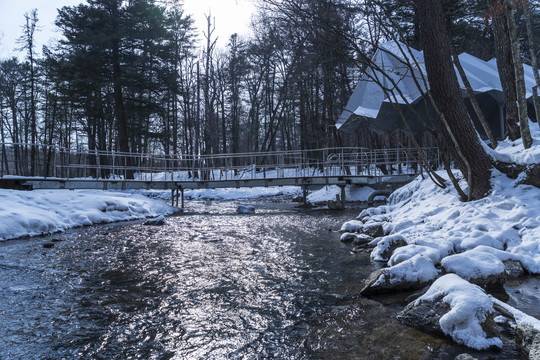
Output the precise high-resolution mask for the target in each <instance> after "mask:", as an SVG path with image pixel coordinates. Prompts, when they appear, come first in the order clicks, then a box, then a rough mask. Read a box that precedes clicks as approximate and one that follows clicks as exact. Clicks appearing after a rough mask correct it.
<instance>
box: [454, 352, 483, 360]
mask: <svg viewBox="0 0 540 360" xmlns="http://www.w3.org/2000/svg"><path fill="white" fill-rule="evenodd" d="M454 360H478V359H477V358H475V357H474V356H472V355H471V354H466V353H465V354H459V355H458V356H456V357H455V358H454Z"/></svg>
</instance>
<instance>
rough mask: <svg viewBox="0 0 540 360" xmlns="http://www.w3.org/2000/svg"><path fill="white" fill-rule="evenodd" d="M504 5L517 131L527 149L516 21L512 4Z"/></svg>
mask: <svg viewBox="0 0 540 360" xmlns="http://www.w3.org/2000/svg"><path fill="white" fill-rule="evenodd" d="M505 4H506V21H507V23H508V31H509V36H510V45H511V49H512V58H513V60H514V73H515V80H516V95H517V104H518V115H519V129H520V132H521V139H522V141H523V147H524V148H525V149H528V148H530V147H531V145H532V137H531V130H530V129H529V116H528V114H527V99H526V98H525V92H526V91H525V76H524V73H523V63H522V62H521V57H520V50H519V38H518V31H517V27H516V21H515V19H514V2H513V1H512V0H505Z"/></svg>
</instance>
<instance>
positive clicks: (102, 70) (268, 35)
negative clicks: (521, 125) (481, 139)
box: [0, 0, 540, 155]
mask: <svg viewBox="0 0 540 360" xmlns="http://www.w3.org/2000/svg"><path fill="white" fill-rule="evenodd" d="M421 2H422V1H418V0H417V1H412V0H383V1H373V0H364V1H360V0H262V1H260V2H259V3H258V10H257V13H256V14H255V15H254V17H253V20H252V28H253V29H252V31H253V32H252V33H253V35H252V36H250V37H249V38H242V37H240V36H238V35H236V34H235V35H232V36H231V37H230V39H229V40H228V43H227V46H226V48H224V49H221V48H217V47H216V37H217V36H216V29H215V25H214V21H213V19H212V17H211V16H207V27H206V28H204V29H196V28H195V27H194V22H193V20H192V19H191V18H190V16H189V14H186V13H185V12H184V10H183V8H182V1H174V0H167V1H156V0H129V1H126V0H88V1H87V3H85V4H81V5H79V6H74V7H64V8H62V9H59V10H58V16H57V19H56V26H57V27H58V29H59V30H60V33H61V34H62V35H63V38H62V40H60V41H59V43H58V44H56V45H55V46H53V47H43V49H36V46H35V44H34V37H35V34H36V31H38V27H39V20H38V19H39V14H38V13H37V11H36V10H32V9H29V11H28V12H27V13H26V16H25V22H24V24H22V25H23V27H22V29H23V31H22V33H21V36H20V39H19V44H20V47H21V54H24V60H19V58H17V57H13V58H9V59H2V60H1V61H0V121H1V123H0V142H2V143H9V142H12V143H39V144H46V145H55V146H58V147H63V148H74V149H87V150H108V151H121V152H159V153H162V154H166V155H176V154H190V155H194V154H216V153H238V152H257V151H272V150H292V149H316V148H325V147H334V146H342V145H347V141H346V139H344V138H343V136H342V135H341V134H339V133H338V131H337V130H336V128H335V126H334V124H335V122H336V119H337V117H338V116H339V114H340V113H341V111H342V110H343V108H344V106H345V104H346V102H347V100H348V98H349V96H350V94H351V93H352V90H353V89H354V86H355V84H356V81H357V79H358V77H359V74H361V73H362V71H363V70H365V69H366V67H367V66H369V59H370V57H371V56H372V55H373V53H374V51H375V50H376V48H377V45H378V44H380V43H381V42H384V41H387V40H392V39H393V38H394V39H395V38H396V37H397V38H398V39H399V40H400V41H403V42H405V43H407V44H408V45H410V46H411V47H414V48H416V49H422V41H420V35H419V28H420V24H419V22H420V20H421V18H420V17H419V11H418V6H419V5H418V3H421ZM423 2H429V1H423ZM504 2H505V1H502V2H499V1H498V0H488V1H487V2H486V1H478V0H474V1H471V0H443V1H442V9H443V16H444V21H445V26H446V31H447V32H448V33H449V35H450V42H451V47H453V51H456V52H457V53H460V52H463V51H466V52H469V53H471V54H472V55H475V56H477V57H479V58H481V59H484V60H489V59H491V58H493V57H495V56H496V36H497V34H496V27H495V26H494V24H493V23H494V21H495V18H496V17H497V16H496V11H495V10H496V9H497V5H501V4H502V3H504ZM513 6H514V8H515V9H514V11H515V19H516V29H517V31H518V36H519V40H520V43H521V53H520V55H521V58H522V60H523V62H524V63H527V64H531V61H532V60H533V59H532V58H531V54H532V53H531V52H530V51H529V50H528V49H529V37H528V36H527V30H526V26H525V24H526V21H525V18H526V16H525V15H526V14H530V17H529V18H530V19H532V24H533V32H536V33H539V31H538V30H539V28H540V22H539V21H538V19H539V15H540V14H539V12H538V6H537V3H536V1H532V0H531V1H523V0H520V1H516V2H514V4H513ZM389 29H390V30H389ZM396 34H397V35H396ZM536 55H538V53H536ZM518 132H519V131H518ZM515 136H519V135H515Z"/></svg>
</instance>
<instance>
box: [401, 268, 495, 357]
mask: <svg viewBox="0 0 540 360" xmlns="http://www.w3.org/2000/svg"><path fill="white" fill-rule="evenodd" d="M496 314H497V313H496V311H495V310H494V308H493V301H492V298H490V296H489V295H487V294H486V293H485V291H484V290H482V289H481V288H480V287H479V286H477V285H473V284H471V283H469V282H468V281H466V280H464V279H462V278H460V277H459V276H457V275H455V274H447V275H444V276H442V277H440V278H439V279H437V280H436V281H435V282H434V283H433V284H431V286H430V288H429V289H428V291H427V292H426V293H425V294H424V295H422V296H421V297H420V298H419V299H418V300H416V301H413V302H411V303H409V305H407V306H406V307H405V309H404V310H403V311H401V312H400V313H399V314H398V319H399V320H400V321H402V322H403V323H404V324H406V325H409V326H412V327H414V328H417V329H420V330H423V331H426V332H429V333H432V334H435V335H440V334H441V333H442V334H444V335H447V336H450V337H451V338H452V339H453V340H454V341H455V342H456V343H458V344H463V345H465V346H467V347H470V348H473V349H476V350H486V349H490V348H498V349H500V348H502V346H503V342H502V340H501V333H500V330H499V327H498V326H497V324H496V322H495V320H494V319H495V316H496Z"/></svg>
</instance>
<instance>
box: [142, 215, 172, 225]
mask: <svg viewBox="0 0 540 360" xmlns="http://www.w3.org/2000/svg"><path fill="white" fill-rule="evenodd" d="M143 225H155V226H161V225H167V219H165V216H163V215H160V216H158V217H156V218H153V219H148V220H146V221H145V222H144V223H143Z"/></svg>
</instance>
